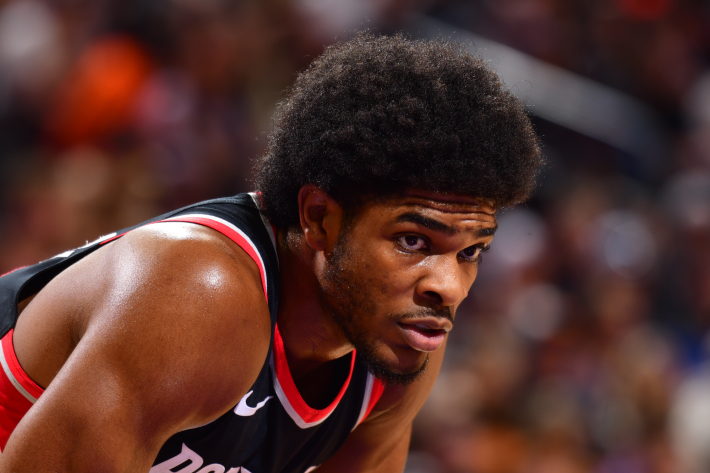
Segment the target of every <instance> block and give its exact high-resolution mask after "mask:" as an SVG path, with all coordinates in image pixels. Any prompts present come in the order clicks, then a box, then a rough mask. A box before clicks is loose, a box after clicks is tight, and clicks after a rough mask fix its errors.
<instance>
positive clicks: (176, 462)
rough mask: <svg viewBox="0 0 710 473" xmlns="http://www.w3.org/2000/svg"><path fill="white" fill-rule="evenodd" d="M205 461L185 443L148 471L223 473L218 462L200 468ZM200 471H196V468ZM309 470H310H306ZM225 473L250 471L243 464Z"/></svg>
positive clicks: (247, 472)
mask: <svg viewBox="0 0 710 473" xmlns="http://www.w3.org/2000/svg"><path fill="white" fill-rule="evenodd" d="M186 461H189V462H190V463H188V464H187V465H185V466H183V467H182V468H180V469H179V470H173V468H175V467H178V466H180V465H182V464H183V463H185V462H186ZM204 462H205V461H204V460H203V459H202V457H201V456H200V455H198V454H197V453H195V452H193V451H192V450H190V449H189V448H188V447H187V445H185V444H184V443H183V444H182V451H181V452H180V453H179V454H178V455H175V456H174V457H172V458H170V459H168V460H165V461H164V462H163V463H159V464H157V465H155V466H154V467H153V468H151V469H150V473H195V472H197V473H225V471H224V470H225V468H224V466H222V465H220V464H219V463H212V464H211V465H207V466H206V467H204V468H202V469H200V467H201V466H202V464H203V463H204ZM198 469H199V470H200V471H197V470H198ZM308 471H311V470H308ZM226 473H251V471H249V470H247V469H246V468H244V467H243V466H238V467H236V468H230V469H229V470H227V472H226Z"/></svg>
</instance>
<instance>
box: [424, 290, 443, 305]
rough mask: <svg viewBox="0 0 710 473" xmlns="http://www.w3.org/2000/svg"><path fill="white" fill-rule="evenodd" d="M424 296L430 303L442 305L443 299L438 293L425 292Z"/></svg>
mask: <svg viewBox="0 0 710 473" xmlns="http://www.w3.org/2000/svg"><path fill="white" fill-rule="evenodd" d="M424 295H425V296H427V297H428V298H429V299H431V300H432V301H434V302H436V304H437V305H442V304H443V303H444V299H443V298H442V297H441V295H440V294H439V293H438V292H434V291H426V292H425V293H424Z"/></svg>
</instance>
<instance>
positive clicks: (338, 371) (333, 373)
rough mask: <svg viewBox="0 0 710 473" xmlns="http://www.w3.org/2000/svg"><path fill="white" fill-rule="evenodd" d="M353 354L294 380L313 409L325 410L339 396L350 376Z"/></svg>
mask: <svg viewBox="0 0 710 473" xmlns="http://www.w3.org/2000/svg"><path fill="white" fill-rule="evenodd" d="M350 363H351V354H350V353H349V354H347V355H345V356H342V357H340V358H338V359H336V360H332V361H329V362H327V363H323V364H322V365H321V366H319V367H317V368H315V369H313V370H311V371H309V372H308V373H305V374H303V375H302V376H300V377H298V378H297V379H294V383H295V384H296V388H297V389H298V392H299V393H300V395H301V397H302V398H303V400H304V401H305V402H306V404H308V405H309V406H310V407H312V408H313V409H319V410H320V409H325V408H326V407H328V406H329V405H331V404H332V402H333V401H334V400H335V398H336V397H337V396H338V393H339V392H340V389H341V388H342V387H343V384H344V383H345V381H346V380H347V378H348V375H349V374H350Z"/></svg>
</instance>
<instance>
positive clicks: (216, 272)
mask: <svg viewBox="0 0 710 473" xmlns="http://www.w3.org/2000/svg"><path fill="white" fill-rule="evenodd" d="M161 225H162V227H161ZM165 225H169V226H173V227H172V228H170V229H169V230H165V229H167V227H165ZM164 230H165V231H167V232H168V233H170V234H172V233H173V232H174V231H183V232H184V234H183V235H180V236H177V237H175V235H173V237H167V236H166V235H161V234H160V232H161V231H164ZM232 246H233V245H231V246H230V245H229V244H228V243H227V242H225V241H224V240H223V238H222V236H221V235H218V234H216V233H215V232H213V231H212V230H207V229H205V228H200V227H195V226H193V225H189V224H177V223H169V224H160V225H155V226H154V228H152V229H147V230H145V231H142V230H140V231H136V233H135V235H131V234H129V235H127V236H126V237H123V238H122V239H120V240H118V241H116V242H114V243H112V244H111V245H110V246H108V247H106V248H105V249H102V250H99V251H97V253H95V254H93V255H90V256H89V257H87V258H86V261H81V262H79V263H77V264H76V265H75V267H72V268H70V269H69V270H67V271H65V272H64V273H62V275H60V276H59V277H57V278H56V279H55V281H52V283H50V285H48V286H47V288H45V290H43V291H42V292H41V293H40V294H39V295H38V296H37V297H36V298H35V300H34V301H33V302H32V304H31V305H30V306H28V308H27V309H26V310H28V311H29V310H33V311H41V310H43V309H44V310H54V308H56V307H57V305H64V306H66V305H67V304H72V303H75V304H78V305H79V306H81V307H82V308H83V309H82V310H83V312H85V313H86V317H85V318H84V320H85V325H84V326H83V327H81V331H82V334H81V340H80V341H79V342H78V344H77V345H76V347H75V348H74V350H73V352H72V353H71V355H70V356H69V358H68V359H67V361H66V363H65V364H64V366H63V367H62V368H61V370H60V371H59V372H58V374H57V375H56V377H54V379H53V380H52V382H51V384H50V385H49V386H48V388H47V389H46V391H45V392H44V394H43V395H42V396H41V397H40V399H39V400H38V401H37V403H36V404H35V405H34V406H33V407H32V408H31V409H30V411H29V412H28V413H27V414H26V415H25V417H24V418H23V419H22V421H21V422H20V424H19V425H18V427H17V429H16V430H15V432H14V433H13V434H12V436H11V437H10V440H9V442H8V444H7V447H6V450H5V452H4V453H3V455H2V466H3V467H4V468H3V469H4V470H5V471H9V470H12V471H45V470H46V471H147V470H148V469H149V468H150V465H151V463H152V461H153V460H154V458H155V455H156V454H157V452H158V450H159V449H160V447H161V446H162V444H163V443H164V442H165V441H166V440H167V439H168V438H169V437H170V436H171V435H173V434H174V433H176V432H178V431H180V430H184V429H186V428H190V427H196V426H199V425H202V424H204V423H207V422H209V421H210V420H212V419H214V418H216V417H218V416H219V415H221V414H222V413H224V412H226V411H227V410H228V409H229V408H230V407H231V406H233V405H234V404H235V403H236V402H237V401H238V399H239V398H240V396H241V395H243V394H244V392H243V391H245V390H246V389H247V388H248V387H249V386H250V385H251V383H252V382H253V380H254V379H255V378H256V377H257V375H258V373H259V370H260V369H261V367H262V364H263V361H264V359H265V358H266V356H267V352H268V345H269V336H270V322H269V315H268V307H267V306H266V303H265V301H264V295H263V290H262V288H261V281H260V278H259V275H258V270H256V266H255V265H254V264H253V262H251V260H250V259H249V257H248V256H247V255H246V254H244V252H241V251H240V250H238V249H236V250H235V249H234V248H232ZM77 291H78V292H80V293H82V294H83V295H80V296H77V295H76V294H77ZM67 294H73V295H74V296H72V297H69V298H67V296H66V295H67ZM23 316H24V315H23ZM235 359H238V360H240V362H239V363H234V360H235Z"/></svg>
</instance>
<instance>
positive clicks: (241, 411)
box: [234, 391, 274, 417]
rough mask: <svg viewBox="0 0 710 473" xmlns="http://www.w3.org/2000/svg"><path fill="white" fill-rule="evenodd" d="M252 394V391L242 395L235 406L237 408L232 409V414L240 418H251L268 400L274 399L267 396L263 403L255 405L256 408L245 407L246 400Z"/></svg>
mask: <svg viewBox="0 0 710 473" xmlns="http://www.w3.org/2000/svg"><path fill="white" fill-rule="evenodd" d="M253 392H254V391H249V392H248V393H246V394H245V395H244V397H243V398H242V400H241V401H239V404H237V407H235V408H234V413H235V414H236V415H238V416H242V417H250V416H253V415H254V414H255V413H256V411H258V410H259V409H261V408H262V407H264V404H266V403H267V402H268V401H269V399H271V398H272V397H274V396H269V397H267V398H266V399H264V400H263V401H261V402H259V403H257V405H256V407H249V406H248V405H247V399H248V398H249V396H251V393H253Z"/></svg>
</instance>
